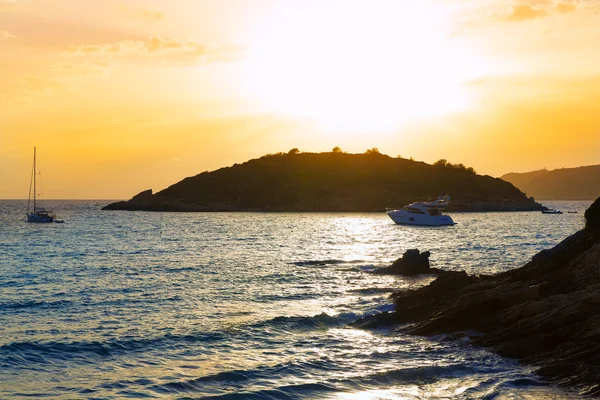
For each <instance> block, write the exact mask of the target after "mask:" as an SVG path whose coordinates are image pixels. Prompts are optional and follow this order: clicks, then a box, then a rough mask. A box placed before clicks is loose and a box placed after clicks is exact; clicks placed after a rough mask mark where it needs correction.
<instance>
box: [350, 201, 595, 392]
mask: <svg viewBox="0 0 600 400" xmlns="http://www.w3.org/2000/svg"><path fill="white" fill-rule="evenodd" d="M585 216H586V227H585V229H583V230H581V231H579V232H577V233H575V234H574V235H572V236H570V237H568V238H567V239H565V240H563V241H562V242H561V243H560V244H558V245H557V246H556V247H554V248H552V249H549V250H544V251H542V252H540V253H538V254H537V255H535V256H534V257H533V259H532V260H531V261H530V262H529V263H527V264H526V265H525V266H523V267H521V268H519V269H515V270H512V271H508V272H504V273H500V274H497V275H492V276H469V275H467V274H466V273H465V272H441V271H435V272H438V273H440V275H439V277H438V278H437V279H436V280H435V281H433V282H432V283H431V284H430V285H428V286H426V287H423V288H420V289H417V290H414V291H408V292H401V293H398V294H396V295H395V304H396V311H394V312H390V313H384V314H379V315H376V316H372V317H368V318H365V319H362V320H359V321H357V322H356V323H355V325H356V326H359V327H364V328H372V327H377V326H382V325H390V324H401V327H402V330H404V331H405V332H408V333H410V334H418V335H434V334H447V333H458V334H460V335H466V336H468V337H470V339H471V341H472V343H473V344H475V345H481V346H485V347H489V348H491V349H493V350H495V351H496V352H498V353H499V354H501V355H503V356H507V357H512V358H517V359H520V360H522V361H523V362H525V363H527V364H531V365H534V366H536V367H537V373H538V374H539V375H540V376H542V377H544V378H546V379H548V380H549V381H551V382H555V383H558V384H560V385H564V386H567V387H571V388H576V389H578V390H579V391H580V393H581V394H582V395H592V396H600V199H598V200H596V201H595V202H594V203H593V204H592V205H591V206H590V208H589V209H588V210H587V211H586V214H585ZM417 253H418V252H417ZM422 254H423V253H422ZM403 263H404V264H406V263H405V262H403ZM390 268H392V267H390Z"/></svg>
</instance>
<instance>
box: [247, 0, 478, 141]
mask: <svg viewBox="0 0 600 400" xmlns="http://www.w3.org/2000/svg"><path fill="white" fill-rule="evenodd" d="M415 3H416V4H415ZM283 4H285V7H282V8H281V9H278V10H276V12H272V13H270V14H268V15H269V17H267V19H266V21H264V23H263V24H261V27H260V29H259V30H257V32H256V35H255V37H254V38H253V40H252V48H253V51H252V53H251V55H250V60H249V61H248V64H247V69H246V75H245V80H246V85H247V87H248V88H249V89H250V91H251V92H252V93H253V96H254V97H256V98H258V99H259V101H260V102H262V103H263V105H264V106H265V107H267V108H268V109H270V110H272V111H275V112H279V113H283V114H288V115H291V116H295V117H301V118H308V119H312V120H314V121H316V122H318V123H320V124H322V125H323V126H325V127H327V128H333V129H340V130H351V131H388V130H393V129H395V128H398V127H399V126H401V125H402V124H403V123H404V122H407V121H409V120H413V119H419V118H427V117H433V116H438V115H442V114H446V113H451V112H454V111H459V110H462V109H465V108H466V107H468V106H469V101H468V98H467V96H466V93H465V92H464V91H463V90H462V89H461V84H462V83H463V82H464V81H465V80H468V79H472V78H474V77H476V76H478V75H480V74H481V72H482V71H481V70H482V65H481V64H480V63H479V62H476V60H474V58H473V57H472V56H470V55H469V54H468V53H467V52H466V51H464V49H461V48H460V47H459V46H458V44H457V43H456V41H453V40H452V39H450V38H449V37H448V28H447V27H446V26H445V21H444V14H443V13H441V12H440V11H439V10H435V9H434V8H432V7H428V6H427V5H426V3H425V2H410V3H409V2H396V1H389V2H385V1H383V2H363V1H347V2H346V1H344V2H336V1H332V2H325V3H323V2H320V3H318V4H315V5H314V7H308V6H305V3H302V6H301V7H296V8H294V7H292V6H291V5H290V4H289V3H283Z"/></svg>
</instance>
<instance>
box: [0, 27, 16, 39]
mask: <svg viewBox="0 0 600 400" xmlns="http://www.w3.org/2000/svg"><path fill="white" fill-rule="evenodd" d="M14 38H16V36H15V35H13V34H11V33H10V32H8V31H6V30H5V31H0V41H2V40H8V39H14Z"/></svg>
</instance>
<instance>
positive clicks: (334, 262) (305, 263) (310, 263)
mask: <svg viewBox="0 0 600 400" xmlns="http://www.w3.org/2000/svg"><path fill="white" fill-rule="evenodd" d="M364 262H366V261H362V260H352V261H347V260H334V259H332V260H308V261H296V262H293V263H290V264H292V265H296V266H298V267H310V266H323V265H337V264H361V263H364Z"/></svg>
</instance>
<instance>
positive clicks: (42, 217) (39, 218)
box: [25, 212, 54, 223]
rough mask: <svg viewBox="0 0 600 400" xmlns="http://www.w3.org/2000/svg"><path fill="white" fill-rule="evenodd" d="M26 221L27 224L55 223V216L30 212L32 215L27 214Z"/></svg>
mask: <svg viewBox="0 0 600 400" xmlns="http://www.w3.org/2000/svg"><path fill="white" fill-rule="evenodd" d="M25 221H26V222H38V223H48V222H54V216H53V215H50V214H45V213H39V212H30V213H27V219H26V220H25Z"/></svg>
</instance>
